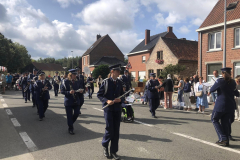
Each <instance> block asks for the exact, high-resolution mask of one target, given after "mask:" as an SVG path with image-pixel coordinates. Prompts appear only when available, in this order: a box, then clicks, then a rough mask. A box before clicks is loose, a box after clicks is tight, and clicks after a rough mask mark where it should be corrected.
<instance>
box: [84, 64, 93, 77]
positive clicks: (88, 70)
mask: <svg viewBox="0 0 240 160" xmlns="http://www.w3.org/2000/svg"><path fill="white" fill-rule="evenodd" d="M83 72H84V73H85V74H86V75H88V74H90V73H91V71H90V68H88V67H87V66H86V67H84V69H83Z"/></svg>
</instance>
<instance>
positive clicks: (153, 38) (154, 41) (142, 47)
mask: <svg viewBox="0 0 240 160" xmlns="http://www.w3.org/2000/svg"><path fill="white" fill-rule="evenodd" d="M167 33H168V32H163V33H160V34H156V35H153V36H151V37H150V42H149V43H148V44H147V45H145V39H144V40H142V42H141V43H139V44H138V45H137V46H136V47H135V48H134V49H133V50H132V51H131V52H130V53H134V52H140V51H144V50H150V49H152V48H153V47H154V46H155V45H156V44H157V42H158V40H159V38H160V37H164V36H166V34H167Z"/></svg>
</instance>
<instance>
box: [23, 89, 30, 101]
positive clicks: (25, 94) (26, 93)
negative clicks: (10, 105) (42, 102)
mask: <svg viewBox="0 0 240 160" xmlns="http://www.w3.org/2000/svg"><path fill="white" fill-rule="evenodd" d="M24 98H25V101H26V102H27V100H29V101H30V90H29V89H27V90H26V92H24Z"/></svg>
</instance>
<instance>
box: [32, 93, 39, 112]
mask: <svg viewBox="0 0 240 160" xmlns="http://www.w3.org/2000/svg"><path fill="white" fill-rule="evenodd" d="M33 96H34V99H35V105H36V106H37V113H39V112H38V103H37V102H38V101H37V93H36V92H35V91H34V93H33Z"/></svg>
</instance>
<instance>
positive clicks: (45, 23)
mask: <svg viewBox="0 0 240 160" xmlns="http://www.w3.org/2000/svg"><path fill="white" fill-rule="evenodd" d="M217 1H218V0H97V1H96V0H0V32H1V33H2V34H3V35H4V36H5V37H6V38H9V39H12V40H13V41H14V42H19V43H20V44H22V45H24V46H26V48H27V50H28V52H29V54H30V55H31V57H32V59H38V58H40V57H41V58H46V57H54V58H56V59H59V58H63V57H71V56H72V54H73V56H81V55H82V54H83V53H84V52H85V51H86V50H87V49H88V48H90V47H91V45H92V44H93V43H94V42H95V41H96V35H97V34H100V35H101V36H104V35H106V34H108V35H109V36H110V37H111V38H112V40H113V41H114V42H115V43H116V45H117V46H118V47H119V49H120V50H121V51H122V52H123V54H125V55H126V54H127V53H129V52H130V51H131V50H132V49H133V48H134V47H135V46H136V45H137V44H138V43H140V42H141V41H142V40H143V39H144V38H145V37H144V36H145V30H146V29H149V30H150V34H151V35H155V34H158V33H162V32H165V31H167V27H168V26H172V27H173V32H174V33H175V35H176V36H177V37H178V38H187V39H188V40H198V34H197V32H196V29H198V28H199V26H200V25H201V24H202V22H203V21H204V19H205V18H206V17H207V15H208V14H209V13H210V12H211V10H212V8H213V7H214V5H215V4H216V3H217ZM71 51H73V52H71Z"/></svg>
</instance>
